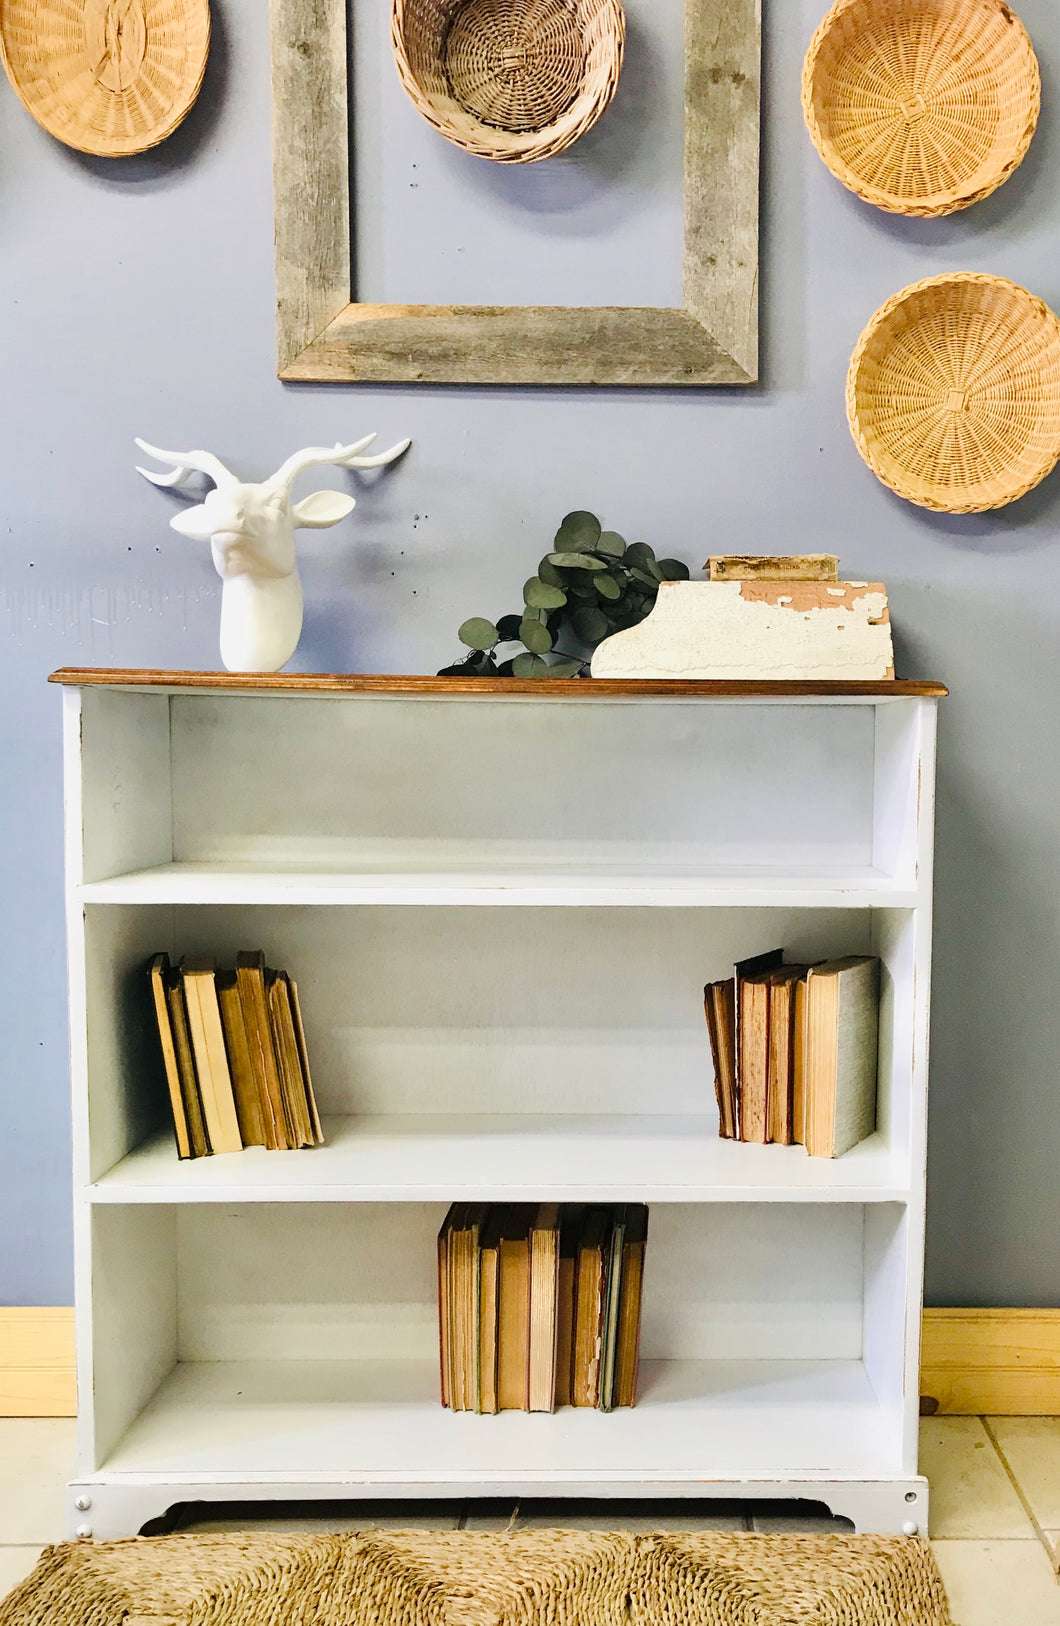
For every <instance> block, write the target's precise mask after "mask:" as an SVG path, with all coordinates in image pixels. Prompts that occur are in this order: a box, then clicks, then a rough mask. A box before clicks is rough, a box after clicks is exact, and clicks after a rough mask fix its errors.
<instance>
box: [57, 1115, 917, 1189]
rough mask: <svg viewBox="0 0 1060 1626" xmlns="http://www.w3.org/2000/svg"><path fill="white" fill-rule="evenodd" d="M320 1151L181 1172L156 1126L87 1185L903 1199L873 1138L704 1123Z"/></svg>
mask: <svg viewBox="0 0 1060 1626" xmlns="http://www.w3.org/2000/svg"><path fill="white" fill-rule="evenodd" d="M324 1137H325V1144H324V1146H323V1147H320V1148H315V1149H313V1150H310V1151H301V1152H280V1153H277V1152H266V1151H265V1150H264V1149H263V1148H261V1147H249V1148H248V1149H247V1150H246V1151H245V1152H238V1153H235V1152H229V1153H226V1154H224V1155H222V1156H220V1157H209V1158H198V1159H196V1160H194V1161H192V1162H185V1163H181V1162H178V1161H177V1159H176V1158H175V1157H174V1155H173V1135H172V1132H171V1131H170V1130H169V1129H163V1130H160V1131H159V1132H158V1133H157V1134H155V1135H154V1136H152V1137H151V1138H150V1139H148V1140H146V1141H144V1142H143V1143H142V1144H141V1145H140V1146H138V1147H136V1148H135V1149H134V1150H133V1151H132V1152H130V1153H129V1154H128V1156H127V1157H124V1158H122V1160H121V1161H120V1162H119V1163H117V1164H116V1165H115V1166H114V1168H112V1169H110V1170H108V1172H107V1173H106V1174H104V1175H103V1176H102V1178H101V1179H99V1180H97V1181H95V1182H94V1183H93V1184H92V1186H91V1187H90V1189H89V1196H90V1199H91V1201H92V1202H95V1203H173V1202H183V1203H225V1202H248V1203H252V1202H258V1203H274V1202H292V1203H297V1202H325V1201H327V1202H339V1203H345V1202H362V1203H363V1202H372V1203H377V1202H450V1201H451V1202H459V1201H477V1202H493V1201H496V1202H530V1201H539V1202H648V1203H653V1202H660V1203H661V1202H703V1203H707V1202H714V1203H733V1202H814V1203H816V1202H852V1203H871V1202H881V1203H888V1202H905V1201H908V1199H909V1197H910V1195H911V1186H910V1176H909V1170H908V1165H907V1163H906V1162H905V1161H904V1160H903V1158H902V1156H901V1153H900V1152H899V1151H897V1150H895V1149H893V1148H891V1147H890V1146H889V1145H888V1144H887V1141H886V1139H885V1137H884V1136H882V1135H879V1134H876V1135H873V1136H871V1137H870V1139H868V1140H866V1141H863V1142H862V1143H861V1145H860V1146H857V1147H855V1148H854V1150H853V1151H852V1152H849V1153H847V1155H846V1156H845V1157H842V1158H837V1159H835V1160H830V1159H827V1158H811V1157H807V1155H806V1153H805V1152H804V1150H803V1149H802V1147H801V1146H739V1145H737V1144H735V1143H734V1142H733V1141H723V1140H719V1138H718V1122H717V1117H716V1115H714V1114H710V1115H707V1114H701V1115H698V1116H692V1115H687V1116H684V1117H678V1116H670V1117H663V1116H658V1117H652V1116H648V1115H647V1114H640V1115H637V1114H629V1115H626V1116H622V1117H619V1116H614V1117H609V1118H608V1117H603V1116H589V1115H583V1114H579V1115H575V1114H567V1115H561V1114H558V1113H556V1114H552V1115H550V1116H544V1115H541V1114H516V1113H512V1114H508V1115H505V1116H501V1115H499V1114H495V1115H493V1116H489V1115H486V1114H473V1113H462V1114H456V1113H453V1114H449V1115H440V1114H439V1115H436V1116H433V1117H427V1116H423V1117H419V1116H413V1115H411V1114H405V1115H396V1114H395V1115H393V1116H390V1117H383V1116H379V1117H364V1118H354V1117H325V1119H324Z"/></svg>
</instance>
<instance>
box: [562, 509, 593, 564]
mask: <svg viewBox="0 0 1060 1626" xmlns="http://www.w3.org/2000/svg"><path fill="white" fill-rule="evenodd" d="M599 540H600V521H599V520H598V519H597V517H596V515H595V514H589V513H586V511H585V509H583V508H579V509H578V510H577V511H576V512H575V513H573V514H567V515H566V517H565V518H564V519H563V520H561V521H560V527H559V530H558V531H557V532H556V536H555V540H554V542H553V544H552V545H553V547H554V548H555V550H556V552H557V553H587V552H589V550H590V549H592V548H595V546H596V544H597V542H599Z"/></svg>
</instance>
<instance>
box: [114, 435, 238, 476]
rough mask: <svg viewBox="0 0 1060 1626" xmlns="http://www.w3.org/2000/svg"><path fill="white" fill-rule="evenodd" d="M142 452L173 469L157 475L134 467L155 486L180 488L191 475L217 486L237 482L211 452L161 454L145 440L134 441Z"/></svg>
mask: <svg viewBox="0 0 1060 1626" xmlns="http://www.w3.org/2000/svg"><path fill="white" fill-rule="evenodd" d="M135 444H136V445H137V446H139V448H140V450H141V451H142V452H146V453H147V455H148V457H155V458H157V459H158V461H159V462H160V463H172V464H173V467H172V469H171V470H170V472H169V473H168V474H158V473H156V472H155V471H154V470H153V469H142V468H140V466H139V464H137V466H136V472H137V474H142V475H143V477H144V479H145V480H150V481H151V484H152V485H156V486H182V485H183V484H184V482H185V481H186V480H187V479H188V477H189V475H191V474H205V475H208V476H209V478H210V479H211V480H212V481H213V482H214V484H215V485H218V486H234V485H238V484H239V481H238V480H237V479H236V477H235V475H234V474H233V473H232V471H231V469H226V468H225V466H224V464H223V463H222V462H221V459H220V458H219V457H214V455H213V453H212V452H163V451H160V449H159V448H158V447H157V446H149V445H148V444H147V442H146V440H139V439H137V440H136V441H135Z"/></svg>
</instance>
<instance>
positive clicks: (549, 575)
mask: <svg viewBox="0 0 1060 1626" xmlns="http://www.w3.org/2000/svg"><path fill="white" fill-rule="evenodd" d="M537 574H538V576H539V577H540V578H541V580H542V581H543V582H547V583H548V585H549V586H550V587H562V586H563V585H564V578H563V577H562V576H561V575H560V573H559V571H558V570H557V569H556V567H555V565H554V564H553V563H552V561H551V560H550V559H549V558H547V557H546V558H544V559H542V561H541V563H540V564H539V565H538V567H537Z"/></svg>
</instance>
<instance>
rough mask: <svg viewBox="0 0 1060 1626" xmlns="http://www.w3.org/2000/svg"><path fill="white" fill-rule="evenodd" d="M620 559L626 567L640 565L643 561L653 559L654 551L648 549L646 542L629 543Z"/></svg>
mask: <svg viewBox="0 0 1060 1626" xmlns="http://www.w3.org/2000/svg"><path fill="white" fill-rule="evenodd" d="M622 558H623V560H624V561H625V563H626V564H627V565H634V564H640V563H641V561H642V560H644V559H654V558H655V549H654V548H650V547H649V546H648V544H647V542H631V543H630V544H629V547H628V548H627V549H626V551H625V553H624V554H623V555H622Z"/></svg>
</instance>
